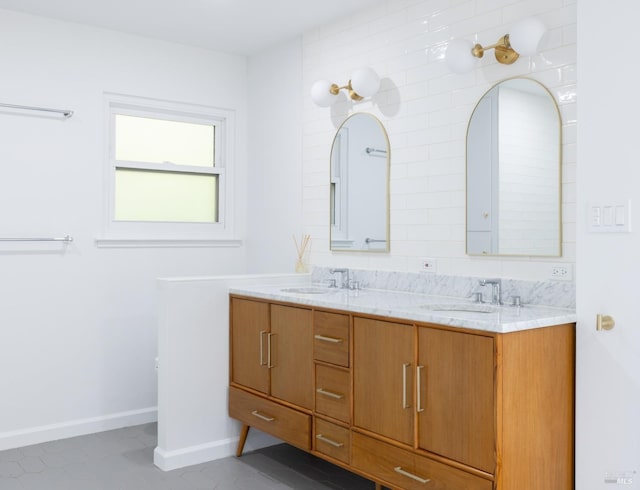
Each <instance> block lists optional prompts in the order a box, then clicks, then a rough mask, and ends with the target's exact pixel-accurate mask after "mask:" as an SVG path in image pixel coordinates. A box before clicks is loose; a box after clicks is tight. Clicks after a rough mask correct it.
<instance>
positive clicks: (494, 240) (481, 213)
mask: <svg viewBox="0 0 640 490" xmlns="http://www.w3.org/2000/svg"><path fill="white" fill-rule="evenodd" d="M513 81H521V82H520V83H524V82H526V83H529V82H530V83H532V84H535V85H533V86H535V87H536V90H537V91H538V92H539V93H540V94H541V95H542V94H546V95H547V96H548V100H549V101H550V102H551V105H550V106H549V108H548V110H549V112H550V113H551V109H553V115H554V121H553V123H554V124H557V128H558V130H557V133H556V134H557V147H558V151H557V163H555V162H556V159H555V156H553V157H552V156H551V155H552V154H551V153H550V154H549V158H553V161H554V167H553V168H551V167H550V169H549V172H550V173H551V172H553V173H554V179H557V180H554V182H556V183H557V213H556V218H555V219H554V223H557V241H556V238H555V237H554V244H555V245H556V247H555V248H554V250H553V252H550V253H537V251H536V249H535V247H531V248H530V249H529V250H528V251H526V252H521V253H502V252H500V243H499V240H500V237H499V232H498V229H497V226H498V218H496V219H495V220H494V219H493V215H494V214H495V213H493V211H487V210H484V209H483V208H482V207H480V208H479V209H475V208H474V210H473V213H478V215H477V216H470V213H471V211H470V208H471V206H472V205H473V203H472V202H471V200H472V198H470V195H471V189H473V186H474V185H478V184H477V182H472V181H471V176H472V174H473V171H472V170H470V148H469V146H470V133H471V131H472V125H473V124H474V122H477V120H474V116H477V115H478V114H479V112H480V107H481V104H483V101H486V100H487V97H490V96H491V94H497V93H498V90H499V88H500V87H502V86H504V85H506V84H508V83H509V82H513ZM540 89H541V90H540ZM498 124H499V121H497V120H496V121H492V122H489V123H486V121H484V124H483V125H482V127H483V128H484V130H485V131H486V130H487V127H488V126H489V127H490V128H491V130H493V129H495V128H496V127H497V125H498ZM496 137H497V136H495V135H493V132H492V136H491V138H496ZM554 138H555V137H554ZM465 150H466V168H465V178H466V193H465V196H466V204H465V214H466V219H465V246H466V253H467V255H480V256H517V257H523V256H528V257H561V256H562V117H561V114H560V109H559V107H558V104H557V102H556V100H555V98H554V96H553V94H552V93H551V92H550V91H549V89H548V88H547V87H545V86H544V85H543V84H542V83H540V82H539V81H537V80H534V79H532V78H526V77H514V78H508V79H506V80H502V81H500V82H498V83H496V84H495V85H493V86H492V87H491V88H490V89H489V90H487V91H486V92H485V93H484V94H483V95H482V97H481V98H480V100H479V101H478V103H477V104H476V107H475V108H474V110H473V113H472V114H471V117H470V118H469V123H468V125H467V134H466V139H465ZM495 151H496V154H497V152H498V151H497V148H496V149H495ZM555 154H556V153H555V152H554V155H555ZM497 158H499V157H495V158H494V157H492V160H493V161H494V162H493V167H492V171H493V173H494V174H496V175H495V176H493V177H491V178H492V179H499V176H498V175H497V172H498V160H497ZM556 166H557V169H556ZM474 175H475V176H478V175H480V179H482V178H484V176H483V175H482V173H480V174H478V173H477V172H476V173H475V174H474ZM480 179H476V180H480ZM492 182H494V181H493V180H492ZM495 182H497V180H496V181H495ZM493 187H499V185H498V184H497V183H494V185H493ZM554 187H555V186H554ZM498 192H499V191H498ZM473 199H474V200H477V199H476V198H475V197H474V198H473ZM490 199H491V203H492V204H491V205H490V207H491V208H492V209H493V208H495V207H497V206H495V203H496V202H497V200H498V199H500V195H499V194H495V193H494V192H493V190H491V191H490ZM485 201H486V199H485ZM487 219H489V220H491V227H490V233H491V236H490V240H491V249H490V250H485V248H487V247H486V245H487V242H488V239H487V238H486V237H482V238H481V239H479V240H478V239H477V237H478V236H477V235H476V236H473V234H474V233H476V230H474V229H470V228H471V226H472V225H470V222H473V223H477V222H478V221H482V220H487ZM480 231H481V232H483V233H484V231H483V230H480ZM543 231H544V230H543ZM536 232H537V231H536V230H530V231H529V233H536ZM552 233H556V231H555V227H554V229H553V230H552ZM471 241H474V243H473V244H472V243H470V242H471ZM478 243H479V244H481V245H483V246H482V247H479V248H478V247H476V245H478Z"/></svg>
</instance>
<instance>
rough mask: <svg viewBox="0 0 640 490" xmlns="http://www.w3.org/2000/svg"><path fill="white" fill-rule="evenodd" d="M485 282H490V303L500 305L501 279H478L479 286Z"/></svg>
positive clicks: (484, 284)
mask: <svg viewBox="0 0 640 490" xmlns="http://www.w3.org/2000/svg"><path fill="white" fill-rule="evenodd" d="M487 284H491V286H492V292H491V304H492V305H501V304H502V298H501V297H500V294H501V291H500V289H501V288H502V280H501V279H480V286H486V285H487Z"/></svg>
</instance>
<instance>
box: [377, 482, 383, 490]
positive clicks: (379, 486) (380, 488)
mask: <svg viewBox="0 0 640 490" xmlns="http://www.w3.org/2000/svg"><path fill="white" fill-rule="evenodd" d="M376 490H382V485H380V484H379V483H378V482H376Z"/></svg>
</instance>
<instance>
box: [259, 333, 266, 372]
mask: <svg viewBox="0 0 640 490" xmlns="http://www.w3.org/2000/svg"><path fill="white" fill-rule="evenodd" d="M266 333H267V331H266V330H260V365H261V366H264V334H266Z"/></svg>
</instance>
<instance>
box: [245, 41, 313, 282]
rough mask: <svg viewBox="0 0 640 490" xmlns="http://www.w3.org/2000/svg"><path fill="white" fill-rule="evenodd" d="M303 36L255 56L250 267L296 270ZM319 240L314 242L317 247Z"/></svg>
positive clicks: (252, 65) (251, 76)
mask: <svg viewBox="0 0 640 490" xmlns="http://www.w3.org/2000/svg"><path fill="white" fill-rule="evenodd" d="M302 97H304V95H303V94H302V40H301V39H300V38H298V39H294V40H292V41H290V42H287V43H283V44H282V45H280V46H276V47H274V48H271V49H267V50H266V51H265V52H263V53H260V54H257V55H255V56H252V57H250V58H249V125H248V126H249V147H248V153H249V168H250V171H249V174H248V182H249V192H248V195H249V199H248V203H247V206H248V229H249V230H250V233H249V234H248V236H247V253H248V270H249V271H251V272H284V271H290V272H293V270H294V266H295V261H296V257H297V253H296V248H295V244H294V242H293V235H295V236H296V238H297V240H298V243H300V241H301V235H302V233H303V231H304V230H303V227H302V106H301V100H302ZM314 246H315V244H314V243H312V244H311V247H314Z"/></svg>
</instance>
